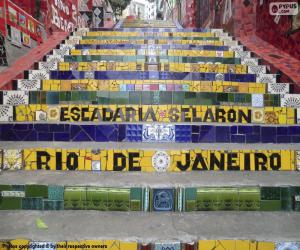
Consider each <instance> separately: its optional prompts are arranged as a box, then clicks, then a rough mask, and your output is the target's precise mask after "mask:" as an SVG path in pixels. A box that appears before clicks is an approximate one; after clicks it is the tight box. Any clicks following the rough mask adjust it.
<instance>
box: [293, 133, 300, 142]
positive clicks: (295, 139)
mask: <svg viewBox="0 0 300 250" xmlns="http://www.w3.org/2000/svg"><path fill="white" fill-rule="evenodd" d="M292 143H300V135H296V136H292Z"/></svg>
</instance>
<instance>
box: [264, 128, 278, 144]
mask: <svg viewBox="0 0 300 250" xmlns="http://www.w3.org/2000/svg"><path fill="white" fill-rule="evenodd" d="M276 137H277V130H276V127H262V128H261V142H262V143H276Z"/></svg>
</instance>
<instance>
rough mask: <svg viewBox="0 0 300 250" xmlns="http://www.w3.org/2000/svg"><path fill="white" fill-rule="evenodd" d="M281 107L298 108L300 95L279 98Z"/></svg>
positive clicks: (299, 106) (286, 95) (287, 95)
mask: <svg viewBox="0 0 300 250" xmlns="http://www.w3.org/2000/svg"><path fill="white" fill-rule="evenodd" d="M280 104H281V107H292V108H300V94H285V95H281V98H280Z"/></svg>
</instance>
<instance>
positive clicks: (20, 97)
mask: <svg viewBox="0 0 300 250" xmlns="http://www.w3.org/2000/svg"><path fill="white" fill-rule="evenodd" d="M21 104H24V105H27V104H29V93H28V91H3V105H10V106H17V105H21Z"/></svg>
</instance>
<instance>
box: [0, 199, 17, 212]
mask: <svg viewBox="0 0 300 250" xmlns="http://www.w3.org/2000/svg"><path fill="white" fill-rule="evenodd" d="M21 200H22V198H21V197H0V210H16V209H22V203H21Z"/></svg>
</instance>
